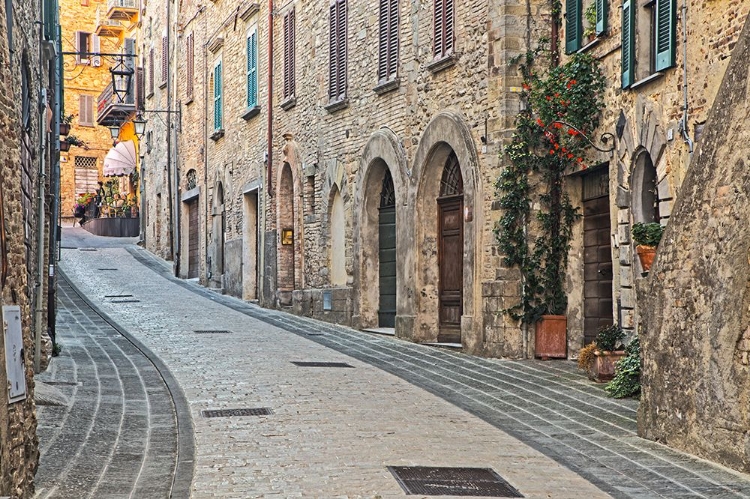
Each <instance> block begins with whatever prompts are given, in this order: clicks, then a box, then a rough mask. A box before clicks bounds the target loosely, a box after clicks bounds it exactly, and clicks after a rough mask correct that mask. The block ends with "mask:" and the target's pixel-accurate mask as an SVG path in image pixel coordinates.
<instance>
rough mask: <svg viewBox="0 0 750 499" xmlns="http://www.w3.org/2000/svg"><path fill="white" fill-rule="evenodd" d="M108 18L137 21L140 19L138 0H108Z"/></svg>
mask: <svg viewBox="0 0 750 499" xmlns="http://www.w3.org/2000/svg"><path fill="white" fill-rule="evenodd" d="M107 17H108V18H110V19H127V20H128V21H135V20H136V18H137V17H138V3H137V0H107Z"/></svg>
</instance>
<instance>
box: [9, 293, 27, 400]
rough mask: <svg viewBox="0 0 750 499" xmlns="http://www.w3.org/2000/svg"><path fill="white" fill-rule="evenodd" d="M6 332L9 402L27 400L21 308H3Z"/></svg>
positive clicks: (16, 306)
mask: <svg viewBox="0 0 750 499" xmlns="http://www.w3.org/2000/svg"><path fill="white" fill-rule="evenodd" d="M3 330H4V331H5V371H6V374H7V377H8V402H10V403H13V402H19V401H21V400H24V399H25V398H26V373H25V369H24V362H23V361H24V359H23V334H22V333H21V307H19V306H18V305H6V306H4V307H3Z"/></svg>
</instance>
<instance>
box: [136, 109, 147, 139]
mask: <svg viewBox="0 0 750 499" xmlns="http://www.w3.org/2000/svg"><path fill="white" fill-rule="evenodd" d="M133 127H134V128H135V136H136V137H138V140H141V139H142V138H143V134H144V133H146V120H145V119H144V118H143V116H142V115H141V113H138V115H137V116H136V117H135V119H133Z"/></svg>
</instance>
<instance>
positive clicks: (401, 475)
mask: <svg viewBox="0 0 750 499" xmlns="http://www.w3.org/2000/svg"><path fill="white" fill-rule="evenodd" d="M387 468H388V471H390V472H391V474H392V475H393V477H394V478H395V479H396V481H397V482H398V484H399V485H401V488H402V489H404V492H406V494H407V495H412V494H424V495H428V496H440V495H450V496H464V497H469V496H471V497H477V496H482V497H523V495H522V494H521V493H520V492H519V491H518V490H516V489H515V488H514V487H513V486H512V485H511V484H509V483H508V482H507V481H505V479H503V477H501V476H500V475H498V474H497V473H496V472H495V470H493V469H490V468H439V467H429V466H388V467H387Z"/></svg>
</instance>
